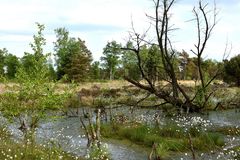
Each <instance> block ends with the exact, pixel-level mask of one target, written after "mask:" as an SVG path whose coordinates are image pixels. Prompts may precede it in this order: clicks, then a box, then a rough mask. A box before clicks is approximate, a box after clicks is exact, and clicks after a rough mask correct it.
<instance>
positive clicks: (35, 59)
mask: <svg viewBox="0 0 240 160" xmlns="http://www.w3.org/2000/svg"><path fill="white" fill-rule="evenodd" d="M38 27H40V28H39V30H40V31H42V30H41V29H42V27H41V25H40V26H39V25H38ZM38 34H40V32H38ZM43 39H44V38H40V37H39V36H34V43H33V44H31V46H32V49H33V51H34V54H33V55H30V54H28V55H29V56H28V57H29V58H30V60H31V61H29V62H31V63H32V65H31V72H30V70H28V69H26V68H25V66H24V65H21V66H20V67H19V68H18V71H17V74H16V82H17V84H16V85H9V86H8V84H6V86H8V88H7V92H4V93H3V94H1V95H0V111H1V113H2V115H3V116H4V117H5V118H7V119H8V120H9V121H10V122H13V121H14V120H16V119H17V120H19V123H20V129H21V131H23V133H24V136H25V137H24V138H28V136H29V133H30V134H33V136H34V132H35V129H36V128H37V126H38V122H39V120H40V119H42V118H44V117H45V116H46V114H47V112H48V110H50V109H51V110H54V109H61V108H63V107H64V103H65V101H66V99H67V98H68V97H69V94H71V93H70V92H71V90H68V92H65V91H62V92H61V93H59V92H58V93H57V92H56V87H57V86H56V83H51V82H50V81H49V71H48V66H47V65H46V63H45V62H46V58H47V55H43V54H42V45H43V44H44V43H43V42H42V40H43Z"/></svg>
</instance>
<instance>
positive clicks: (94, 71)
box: [91, 61, 101, 80]
mask: <svg viewBox="0 0 240 160" xmlns="http://www.w3.org/2000/svg"><path fill="white" fill-rule="evenodd" d="M100 74H101V69H100V62H99V61H95V62H93V63H92V65H91V79H93V80H100V79H101V75H100Z"/></svg>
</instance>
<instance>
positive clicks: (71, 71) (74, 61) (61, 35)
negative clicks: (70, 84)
mask: <svg viewBox="0 0 240 160" xmlns="http://www.w3.org/2000/svg"><path fill="white" fill-rule="evenodd" d="M55 33H56V36H57V40H56V42H55V43H54V44H55V46H54V50H55V52H56V54H55V56H56V64H57V76H58V79H61V78H63V76H64V75H67V77H68V78H69V81H84V80H86V79H87V78H88V77H89V71H90V64H91V61H92V53H91V52H90V51H89V50H88V48H87V47H86V45H85V41H83V40H81V39H80V38H78V39H76V38H72V37H69V32H68V31H67V30H66V29H65V28H58V29H56V30H55Z"/></svg>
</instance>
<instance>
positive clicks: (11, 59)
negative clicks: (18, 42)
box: [4, 54, 20, 79]
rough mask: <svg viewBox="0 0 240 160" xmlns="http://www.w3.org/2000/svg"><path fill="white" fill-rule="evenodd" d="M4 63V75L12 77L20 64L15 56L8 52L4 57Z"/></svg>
mask: <svg viewBox="0 0 240 160" xmlns="http://www.w3.org/2000/svg"><path fill="white" fill-rule="evenodd" d="M4 64H5V66H6V73H5V74H6V76H7V78H8V79H14V78H15V74H16V73H17V69H18V67H19V66H20V62H19V60H18V58H17V56H15V55H12V54H8V55H6V57H5V59H4Z"/></svg>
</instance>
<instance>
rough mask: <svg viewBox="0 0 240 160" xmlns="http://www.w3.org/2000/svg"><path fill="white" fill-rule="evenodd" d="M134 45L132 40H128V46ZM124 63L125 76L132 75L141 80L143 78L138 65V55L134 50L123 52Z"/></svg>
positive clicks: (133, 77)
mask: <svg viewBox="0 0 240 160" xmlns="http://www.w3.org/2000/svg"><path fill="white" fill-rule="evenodd" d="M128 47H132V42H127V44H126V48H128ZM122 65H123V69H124V76H127V77H130V78H132V79H134V80H139V79H140V78H141V73H140V71H139V69H138V65H137V57H136V55H134V52H132V51H129V50H124V51H123V52H122Z"/></svg>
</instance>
